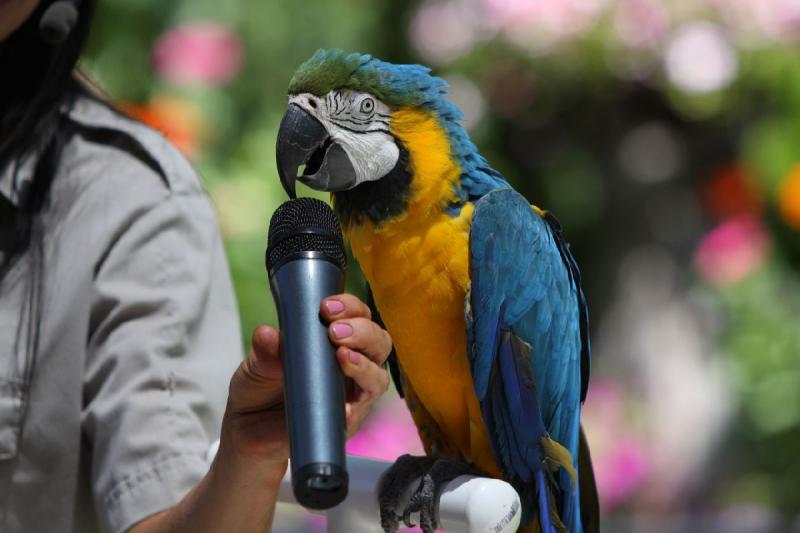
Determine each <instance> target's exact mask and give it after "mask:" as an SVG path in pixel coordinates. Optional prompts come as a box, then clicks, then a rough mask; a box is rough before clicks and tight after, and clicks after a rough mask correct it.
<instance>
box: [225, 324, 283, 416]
mask: <svg viewBox="0 0 800 533" xmlns="http://www.w3.org/2000/svg"><path fill="white" fill-rule="evenodd" d="M252 344H253V349H252V350H251V351H250V354H249V355H248V356H247V358H246V359H245V360H244V361H242V363H241V364H240V365H239V368H238V369H236V372H235V373H234V374H233V378H231V384H230V391H229V402H230V406H229V407H230V408H231V409H232V410H233V411H235V412H237V411H238V412H242V411H252V410H257V409H268V408H270V407H273V406H275V405H277V404H279V403H281V402H282V401H283V365H282V363H281V359H280V334H279V333H278V331H277V330H276V329H275V328H273V327H270V326H259V327H257V328H256V329H255V331H253V337H252Z"/></svg>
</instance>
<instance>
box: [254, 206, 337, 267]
mask: <svg viewBox="0 0 800 533" xmlns="http://www.w3.org/2000/svg"><path fill="white" fill-rule="evenodd" d="M298 252H322V253H324V254H326V255H327V256H328V257H329V258H330V259H331V260H332V261H333V262H334V263H336V264H337V265H338V266H339V268H341V269H342V270H344V269H345V267H346V266H347V256H346V255H345V253H344V242H343V239H342V230H341V229H340V228H339V221H338V219H337V218H336V214H335V213H334V212H333V209H331V208H330V206H329V205H328V204H326V203H325V202H323V201H322V200H318V199H316V198H296V199H294V200H289V201H288V202H284V203H283V204H281V205H280V206H279V207H278V209H276V210H275V212H274V213H273V214H272V219H270V222H269V234H268V237H267V257H266V260H267V270H270V271H271V270H272V268H273V267H274V266H276V265H278V264H280V263H282V262H283V260H284V259H286V258H287V257H289V256H291V255H294V254H296V253H298Z"/></svg>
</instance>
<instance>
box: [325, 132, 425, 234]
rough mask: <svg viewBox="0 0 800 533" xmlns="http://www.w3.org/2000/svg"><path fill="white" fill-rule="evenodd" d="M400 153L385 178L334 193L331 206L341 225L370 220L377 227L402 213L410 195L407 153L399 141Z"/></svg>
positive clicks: (396, 140) (397, 143)
mask: <svg viewBox="0 0 800 533" xmlns="http://www.w3.org/2000/svg"><path fill="white" fill-rule="evenodd" d="M394 142H395V144H396V145H397V148H398V149H399V150H400V155H399V156H398V158H397V163H395V165H394V168H392V170H391V171H389V173H388V174H386V175H385V176H384V177H382V178H380V179H378V180H375V181H367V182H364V183H362V184H360V185H358V186H357V187H354V188H353V189H350V190H347V191H341V192H337V193H334V194H333V205H334V208H335V210H336V214H337V215H338V216H339V220H340V221H341V222H342V224H343V225H344V226H349V225H350V224H356V225H358V224H363V223H364V222H366V221H367V220H371V221H372V222H373V223H374V224H375V225H376V226H380V225H381V223H383V222H385V221H386V220H389V219H391V218H393V217H396V216H399V215H401V214H403V213H404V212H405V210H406V207H407V206H408V199H409V197H410V196H411V170H410V169H409V165H410V161H411V159H410V157H409V155H408V150H406V147H405V146H403V143H401V142H400V141H399V140H398V139H395V141H394Z"/></svg>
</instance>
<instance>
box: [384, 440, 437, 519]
mask: <svg viewBox="0 0 800 533" xmlns="http://www.w3.org/2000/svg"><path fill="white" fill-rule="evenodd" d="M434 461H436V458H435V457H428V456H424V455H423V456H421V457H419V456H414V455H407V454H406V455H401V456H400V457H398V458H397V461H395V463H394V464H393V465H392V466H390V467H389V469H388V470H387V471H386V472H384V474H383V476H381V480H380V483H379V484H378V505H379V507H380V512H381V528H383V530H384V531H385V532H386V533H394V532H395V531H397V527H398V526H399V523H400V520H401V519H403V521H404V522H405V523H406V525H408V526H409V527H411V526H410V525H409V521H408V520H406V518H407V517H404V516H399V515H398V514H397V513H396V512H395V509H397V505H398V504H399V503H400V498H401V497H402V496H403V493H405V491H406V489H407V488H408V487H409V486H410V485H411V483H413V482H414V480H416V479H419V478H420V477H422V476H423V474H425V472H427V471H428V469H429V468H430V467H431V465H432V464H433V463H434Z"/></svg>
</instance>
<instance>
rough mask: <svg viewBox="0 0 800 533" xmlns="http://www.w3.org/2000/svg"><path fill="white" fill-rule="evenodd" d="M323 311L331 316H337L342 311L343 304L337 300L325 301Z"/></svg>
mask: <svg viewBox="0 0 800 533" xmlns="http://www.w3.org/2000/svg"><path fill="white" fill-rule="evenodd" d="M325 309H327V310H328V312H329V313H330V314H332V315H338V314H339V313H341V312H342V311H344V304H343V303H342V302H340V301H339V300H327V301H326V302H325Z"/></svg>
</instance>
